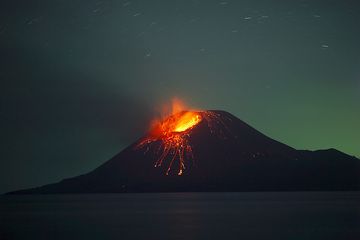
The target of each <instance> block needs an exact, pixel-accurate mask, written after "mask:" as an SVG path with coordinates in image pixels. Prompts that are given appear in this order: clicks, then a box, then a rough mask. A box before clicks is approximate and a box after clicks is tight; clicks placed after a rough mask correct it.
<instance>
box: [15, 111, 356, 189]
mask: <svg viewBox="0 0 360 240" xmlns="http://www.w3.org/2000/svg"><path fill="white" fill-rule="evenodd" d="M359 173H360V160H359V159H357V158H355V157H352V156H349V155H346V154H344V153H342V152H340V151H337V150H335V149H328V150H318V151H306V150H296V149H294V148H292V147H289V146H287V145H285V144H282V143H280V142H277V141H275V140H273V139H271V138H269V137H267V136H265V135H264V134H262V133H260V132H258V131H257V130H255V129H254V128H252V127H250V126H249V125H247V124H246V123H244V122H243V121H241V120H240V119H238V118H236V117H235V116H233V115H232V114H230V113H228V112H224V111H213V110H211V111H210V110H208V111H182V112H178V113H177V114H174V115H171V116H170V117H168V118H166V119H164V120H161V121H158V122H157V123H156V124H154V126H153V127H152V129H151V130H150V131H149V133H148V134H146V135H145V136H144V137H142V138H140V139H139V140H138V141H136V142H135V143H133V144H132V145H130V146H129V147H127V148H125V149H124V150H123V151H121V152H120V153H119V154H117V155H116V156H114V157H113V158H112V159H110V160H109V161H107V162H105V163H104V164H103V165H101V166H99V167H98V168H96V169H95V170H93V171H91V172H89V173H87V174H84V175H81V176H77V177H74V178H69V179H65V180H62V181H61V182H59V183H55V184H49V185H45V186H42V187H38V188H33V189H27V190H20V191H17V192H14V193H96V192H175V191H300V190H359V189H360V177H359V176H360V175H359Z"/></svg>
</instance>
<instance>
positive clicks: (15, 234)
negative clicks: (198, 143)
mask: <svg viewBox="0 0 360 240" xmlns="http://www.w3.org/2000/svg"><path fill="white" fill-rule="evenodd" d="M221 238H223V239H307V240H308V239H360V192H291V193H275V192H265V193H159V194H155V193H154V194H153V193H151V194H149V193H146V194H87V195H27V196H1V197H0V239H1V240H2V239H67V240H69V239H125V240H126V239H149V240H150V239H187V240H191V239H221Z"/></svg>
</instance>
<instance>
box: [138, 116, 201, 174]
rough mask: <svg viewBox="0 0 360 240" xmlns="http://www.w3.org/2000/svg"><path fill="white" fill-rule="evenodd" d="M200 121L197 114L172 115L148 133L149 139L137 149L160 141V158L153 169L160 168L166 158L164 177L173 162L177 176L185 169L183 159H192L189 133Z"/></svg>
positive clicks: (142, 142)
mask: <svg viewBox="0 0 360 240" xmlns="http://www.w3.org/2000/svg"><path fill="white" fill-rule="evenodd" d="M200 121H201V115H200V114H199V113H197V112H181V113H178V114H175V115H172V116H170V117H168V118H167V119H165V120H164V121H162V122H160V123H158V124H157V126H155V127H154V128H153V129H152V131H151V132H150V137H148V138H146V139H144V140H143V141H141V142H140V143H139V144H138V146H137V147H140V148H142V147H144V146H146V145H148V144H150V143H152V142H155V141H159V140H160V141H161V142H162V144H160V147H159V148H160V149H158V150H159V152H161V154H160V157H159V158H158V159H157V161H156V162H155V167H160V166H162V164H163V163H164V161H165V160H166V159H167V158H170V163H169V165H168V168H167V171H166V175H168V174H169V172H170V171H171V168H172V166H173V164H174V163H175V162H178V164H179V165H178V169H179V170H178V175H182V174H183V172H184V169H185V159H188V158H191V159H192V157H193V156H192V148H191V146H190V144H189V133H188V132H189V131H190V130H191V129H192V128H193V127H194V126H195V125H197V124H198V123H199V122H200Z"/></svg>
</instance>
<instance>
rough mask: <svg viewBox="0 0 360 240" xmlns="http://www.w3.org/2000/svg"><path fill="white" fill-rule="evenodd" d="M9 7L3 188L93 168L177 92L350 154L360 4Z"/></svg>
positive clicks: (359, 82) (305, 144) (359, 125)
mask: <svg viewBox="0 0 360 240" xmlns="http://www.w3.org/2000/svg"><path fill="white" fill-rule="evenodd" d="M7 2H8V3H2V6H1V8H0V19H1V21H0V62H1V66H0V79H1V85H0V93H1V94H0V144H1V145H0V146H1V147H0V192H6V191H10V190H16V189H20V188H27V187H32V186H37V185H43V184H47V183H51V182H55V181H59V180H60V179H63V178H66V177H71V176H75V175H79V174H82V173H85V172H88V171H90V170H92V169H94V168H95V167H97V166H99V165H100V164H102V163H103V162H105V161H106V160H108V159H109V158H110V157H112V156H113V155H115V154H116V153H118V152H119V151H120V150H122V149H123V148H124V147H126V146H127V145H129V144H130V143H132V142H133V141H134V140H136V139H137V138H139V137H140V136H141V135H142V134H143V133H144V132H145V131H146V129H147V127H148V126H149V121H150V119H151V118H152V117H153V116H155V115H156V113H157V110H158V109H159V106H161V105H162V104H164V103H166V102H168V101H170V99H171V98H173V97H174V96H177V97H179V98H181V99H183V100H184V101H185V102H187V103H188V104H189V105H190V106H193V107H196V108H201V109H221V110H226V111H229V112H230V113H232V114H234V115H236V116H237V117H239V118H240V119H242V120H243V121H245V122H247V123H249V124H250V125H252V126H253V127H255V128H256V129H258V130H260V131H261V132H263V133H265V134H266V135H268V136H270V137H272V138H274V139H276V140H278V141H281V142H283V143H286V144H288V145H290V146H293V147H295V148H298V149H310V150H313V149H324V148H331V147H333V148H337V149H339V150H341V151H344V152H346V153H348V154H350V155H355V156H357V157H360V30H359V29H360V3H358V1H355V0H354V1H349V0H341V1H340V0H337V1H329V0H326V1H325V0H324V1H300V0H297V1H279V0H272V1H270V0H264V1H254V0H247V1H240V0H228V1H225V0H224V1H210V0H207V1H205V0H177V1H172V0H157V1H156V0H151V1H150V0H142V1H119V0H117V1H115V0H108V1H106V0H104V1H99V0H97V1H95V0H86V1H85V0H71V1H62V0H52V1H48V0H41V1H29V0H26V1H25V0H22V1H19V0H14V1H7Z"/></svg>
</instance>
